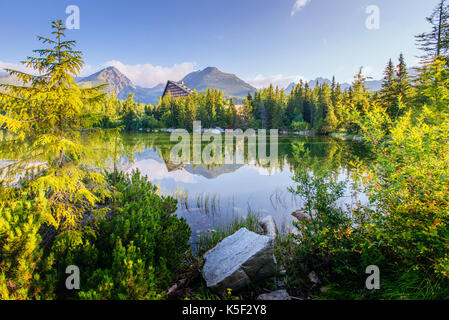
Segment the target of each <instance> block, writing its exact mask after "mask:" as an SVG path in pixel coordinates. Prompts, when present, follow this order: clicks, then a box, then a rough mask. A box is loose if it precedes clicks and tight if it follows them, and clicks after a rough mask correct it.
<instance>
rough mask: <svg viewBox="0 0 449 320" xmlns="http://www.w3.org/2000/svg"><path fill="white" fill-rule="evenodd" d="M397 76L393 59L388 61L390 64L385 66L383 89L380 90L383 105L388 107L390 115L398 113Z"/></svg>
mask: <svg viewBox="0 0 449 320" xmlns="http://www.w3.org/2000/svg"><path fill="white" fill-rule="evenodd" d="M396 83H397V82H396V78H395V69H394V65H393V62H392V61H391V59H390V60H389V61H388V65H387V67H386V68H385V72H384V80H383V82H382V89H381V91H380V98H381V101H382V105H383V106H384V107H385V108H386V109H387V112H388V113H389V114H390V116H393V115H394V114H396V108H395V107H396V104H397V96H396Z"/></svg>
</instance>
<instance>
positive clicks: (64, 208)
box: [0, 20, 108, 227]
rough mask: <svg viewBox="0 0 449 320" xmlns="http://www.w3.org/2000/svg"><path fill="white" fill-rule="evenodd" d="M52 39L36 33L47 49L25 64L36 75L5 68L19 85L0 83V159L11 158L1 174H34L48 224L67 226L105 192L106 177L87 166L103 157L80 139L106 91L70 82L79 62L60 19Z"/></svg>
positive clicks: (33, 186)
mask: <svg viewBox="0 0 449 320" xmlns="http://www.w3.org/2000/svg"><path fill="white" fill-rule="evenodd" d="M52 28H53V30H54V31H53V32H52V35H53V36H54V37H53V38H44V37H38V38H39V40H41V41H42V42H43V43H44V44H49V45H50V48H45V49H40V50H35V51H34V52H35V53H37V54H38V56H37V57H29V58H28V60H27V61H24V62H23V63H24V65H25V66H27V67H28V68H31V69H33V70H34V71H35V72H36V73H38V75H30V74H26V73H23V72H20V71H15V70H8V69H7V71H8V72H9V73H10V74H11V75H14V76H16V77H17V78H18V79H19V80H20V81H21V82H22V83H23V85H22V86H17V85H0V86H1V87H4V88H5V90H6V92H4V93H0V127H2V128H3V129H4V132H6V134H3V135H2V137H1V138H2V143H1V144H0V157H1V158H2V159H10V160H14V161H13V162H11V163H9V165H7V166H6V167H4V168H2V170H1V173H2V175H3V177H4V178H10V179H12V180H14V179H16V178H17V177H18V176H19V175H21V174H23V173H24V172H26V171H29V172H33V173H34V174H35V175H34V179H33V180H32V181H31V184H30V187H31V189H32V190H33V192H35V193H39V192H41V191H45V193H46V197H47V199H48V200H49V206H50V208H51V210H52V216H53V218H52V219H50V221H49V222H50V223H51V224H52V225H53V226H55V227H59V226H61V227H71V226H74V225H75V224H76V223H77V222H78V221H79V220H80V219H81V215H82V213H83V212H84V211H85V208H88V207H90V208H91V209H93V208H94V207H95V204H96V203H97V202H98V201H100V200H101V199H102V198H103V197H104V196H107V195H108V189H107V187H106V181H105V179H104V177H103V176H102V175H101V174H99V173H98V172H97V171H92V170H91V167H97V168H98V167H101V161H100V159H99V158H97V157H95V156H94V157H93V158H92V155H93V154H94V152H93V150H92V148H90V146H85V145H83V144H82V143H81V140H82V138H83V130H84V129H88V128H91V127H92V126H93V125H94V123H92V118H96V117H92V116H91V115H92V114H96V113H98V107H99V103H100V102H101V101H102V99H103V97H104V95H103V94H102V93H101V92H100V91H99V90H101V89H102V87H101V86H100V87H96V88H92V89H81V88H79V87H78V86H77V84H76V83H75V81H74V77H75V76H76V75H77V74H78V72H79V71H80V69H81V67H82V64H83V61H82V60H81V53H80V52H79V51H75V50H74V46H75V41H64V40H63V38H64V37H65V34H64V31H65V28H64V27H63V26H62V21H61V20H58V21H55V22H53V24H52ZM2 133H3V132H2Z"/></svg>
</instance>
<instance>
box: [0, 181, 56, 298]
mask: <svg viewBox="0 0 449 320" xmlns="http://www.w3.org/2000/svg"><path fill="white" fill-rule="evenodd" d="M48 215H50V212H49V208H48V205H47V200H46V199H45V198H44V197H43V195H42V194H41V195H39V196H37V197H32V196H31V195H30V193H29V192H27V191H25V190H17V189H15V188H10V187H4V186H0V299H1V300H9V299H13V300H26V299H31V298H34V299H39V298H44V297H45V295H43V293H42V292H41V288H40V287H39V285H38V282H39V280H40V278H39V273H40V271H42V270H43V267H44V266H42V265H40V264H39V261H40V258H41V256H42V250H41V248H40V247H39V245H40V242H41V236H40V234H39V229H40V228H41V226H42V224H43V223H44V221H45V220H46V219H47V218H46V216H48Z"/></svg>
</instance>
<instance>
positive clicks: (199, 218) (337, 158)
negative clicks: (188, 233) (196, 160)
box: [120, 133, 369, 243]
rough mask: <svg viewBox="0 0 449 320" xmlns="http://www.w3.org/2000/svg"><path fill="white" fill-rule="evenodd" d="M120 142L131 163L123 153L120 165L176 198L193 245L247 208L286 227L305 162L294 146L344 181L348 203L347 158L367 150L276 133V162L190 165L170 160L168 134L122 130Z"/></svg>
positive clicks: (341, 142)
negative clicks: (296, 179)
mask: <svg viewBox="0 0 449 320" xmlns="http://www.w3.org/2000/svg"><path fill="white" fill-rule="evenodd" d="M122 143H123V147H124V148H125V149H128V151H131V152H132V153H133V154H134V162H130V161H128V158H127V157H124V158H122V160H121V162H120V166H121V168H122V169H123V170H125V171H127V172H131V171H132V170H135V169H139V170H140V171H141V172H142V173H143V174H144V175H146V176H147V177H148V179H149V180H150V181H151V182H152V183H153V184H155V185H157V186H158V187H159V188H160V192H161V193H162V194H163V195H172V196H174V197H176V198H178V210H177V212H176V214H177V215H178V216H180V217H184V218H185V219H186V220H187V222H188V223H189V225H190V226H191V228H192V239H191V242H192V243H195V242H196V240H197V236H198V235H199V233H200V232H202V231H205V230H213V229H214V228H217V227H219V226H223V225H225V224H227V223H229V222H230V221H231V220H232V219H233V218H234V217H236V216H242V217H244V216H246V215H247V214H248V212H254V213H257V214H259V215H260V217H261V218H263V217H264V216H267V215H272V216H273V217H274V219H275V220H276V223H277V225H278V228H279V229H280V230H288V229H289V228H291V222H292V221H293V219H294V218H293V217H292V215H291V213H292V212H294V211H296V210H297V209H299V208H301V206H302V203H301V199H298V198H296V197H295V196H293V195H292V194H291V193H290V192H289V191H288V190H287V188H288V187H291V186H294V181H293V180H292V178H293V176H294V173H295V169H296V168H298V167H300V166H302V165H304V163H303V162H304V159H303V156H302V153H301V152H298V151H297V150H298V147H300V148H303V149H305V150H308V159H313V161H318V162H319V163H320V164H322V165H323V166H324V165H326V166H330V167H331V168H332V171H333V173H334V174H336V175H338V179H339V180H341V181H345V183H346V192H345V197H344V198H343V199H342V200H341V203H340V205H342V206H343V205H345V204H346V203H349V202H350V194H351V190H352V188H351V185H352V184H351V182H352V181H351V179H350V173H351V166H350V162H351V161H354V160H356V159H357V158H360V159H366V158H367V155H368V154H369V151H368V150H367V148H366V147H365V146H364V145H363V143H360V142H355V141H344V140H338V139H334V138H330V137H302V136H287V135H286V136H279V140H278V163H276V164H270V165H261V164H259V163H258V162H257V161H248V162H246V163H245V164H227V165H204V164H198V165H193V164H173V163H172V162H171V161H170V150H171V148H172V147H173V146H174V145H175V144H176V142H170V135H169V134H167V133H125V134H123V136H122ZM203 147H204V145H203ZM268 150H269V148H268ZM359 199H360V200H362V201H364V200H366V197H364V195H363V194H362V195H359Z"/></svg>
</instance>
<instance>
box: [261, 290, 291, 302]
mask: <svg viewBox="0 0 449 320" xmlns="http://www.w3.org/2000/svg"><path fill="white" fill-rule="evenodd" d="M257 300H291V298H290V295H289V294H288V292H287V291H285V290H278V291H273V292H270V293H264V294H261V295H260V296H258V297H257Z"/></svg>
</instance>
